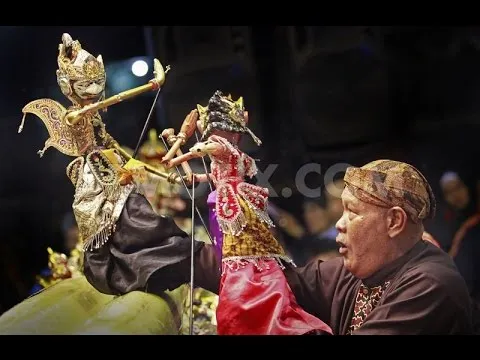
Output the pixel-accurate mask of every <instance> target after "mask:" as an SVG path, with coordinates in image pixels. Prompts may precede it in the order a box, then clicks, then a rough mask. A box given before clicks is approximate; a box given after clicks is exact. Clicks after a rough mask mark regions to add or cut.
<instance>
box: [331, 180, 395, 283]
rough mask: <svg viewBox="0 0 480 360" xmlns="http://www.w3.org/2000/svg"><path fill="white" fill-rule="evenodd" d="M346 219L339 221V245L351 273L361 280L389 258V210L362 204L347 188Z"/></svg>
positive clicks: (343, 199)
mask: <svg viewBox="0 0 480 360" xmlns="http://www.w3.org/2000/svg"><path fill="white" fill-rule="evenodd" d="M342 203H343V215H342V217H341V218H340V220H338V222H337V224H336V227H337V230H338V232H339V233H338V236H337V243H338V244H339V245H340V246H341V247H340V250H339V252H340V255H341V256H342V257H343V263H344V265H345V267H346V268H347V270H348V271H350V272H351V273H352V274H353V275H354V276H355V277H357V278H359V279H364V278H367V277H369V276H371V275H373V274H374V273H375V272H376V271H378V270H379V269H381V268H382V266H383V265H384V262H385V259H386V255H387V254H388V244H389V242H388V240H389V238H388V235H387V228H386V224H387V222H386V219H385V216H386V209H384V208H380V207H377V206H374V205H371V204H368V203H365V202H362V201H360V200H359V199H357V198H356V197H354V196H353V195H352V193H351V192H350V191H349V190H348V189H347V188H345V189H344V190H343V193H342Z"/></svg>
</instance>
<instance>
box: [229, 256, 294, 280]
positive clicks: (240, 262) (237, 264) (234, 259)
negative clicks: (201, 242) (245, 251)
mask: <svg viewBox="0 0 480 360" xmlns="http://www.w3.org/2000/svg"><path fill="white" fill-rule="evenodd" d="M271 260H275V261H276V262H277V263H278V265H279V266H280V268H281V269H285V265H284V264H283V263H284V262H285V263H288V264H291V265H292V266H294V267H297V265H295V263H294V262H293V260H292V259H290V258H289V257H288V256H285V255H259V256H230V257H228V258H224V259H222V264H223V269H222V275H223V273H224V272H225V269H226V267H228V268H229V269H230V270H232V271H238V270H240V269H243V268H244V267H245V266H247V265H248V264H253V265H254V266H255V267H256V268H257V269H258V270H259V271H263V270H264V269H265V270H269V269H270V264H269V262H270V261H271Z"/></svg>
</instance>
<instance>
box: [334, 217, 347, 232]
mask: <svg viewBox="0 0 480 360" xmlns="http://www.w3.org/2000/svg"><path fill="white" fill-rule="evenodd" d="M335 228H336V229H337V230H338V232H345V213H343V214H342V216H341V217H340V219H338V221H337V223H336V224H335Z"/></svg>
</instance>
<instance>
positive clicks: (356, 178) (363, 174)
mask: <svg viewBox="0 0 480 360" xmlns="http://www.w3.org/2000/svg"><path fill="white" fill-rule="evenodd" d="M344 181H345V183H346V186H347V187H348V189H349V190H350V191H351V192H352V194H353V195H354V196H355V197H357V198H359V199H360V200H362V201H365V202H368V203H372V204H374V205H377V206H382V207H391V206H400V207H401V208H403V209H404V210H405V212H406V213H407V214H408V215H409V216H410V218H411V219H412V220H413V221H415V222H418V221H421V220H424V219H428V218H433V217H434V216H435V209H436V204H435V196H434V194H433V191H432V189H431V187H430V185H429V184H428V181H427V180H426V179H425V177H424V176H423V175H422V173H421V172H420V171H419V170H417V169H416V168H414V167H413V166H412V165H409V164H406V163H403V162H399V161H393V160H376V161H372V162H370V163H368V164H366V165H364V166H362V167H360V168H357V167H349V168H348V169H347V171H346V173H345V177H344Z"/></svg>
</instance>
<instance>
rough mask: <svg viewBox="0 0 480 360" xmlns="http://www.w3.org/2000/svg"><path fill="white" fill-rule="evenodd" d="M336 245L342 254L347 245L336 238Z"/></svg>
mask: <svg viewBox="0 0 480 360" xmlns="http://www.w3.org/2000/svg"><path fill="white" fill-rule="evenodd" d="M336 243H337V246H338V252H339V253H340V254H341V255H343V254H345V253H346V252H347V247H346V246H345V244H344V243H343V242H341V241H339V240H336Z"/></svg>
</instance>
